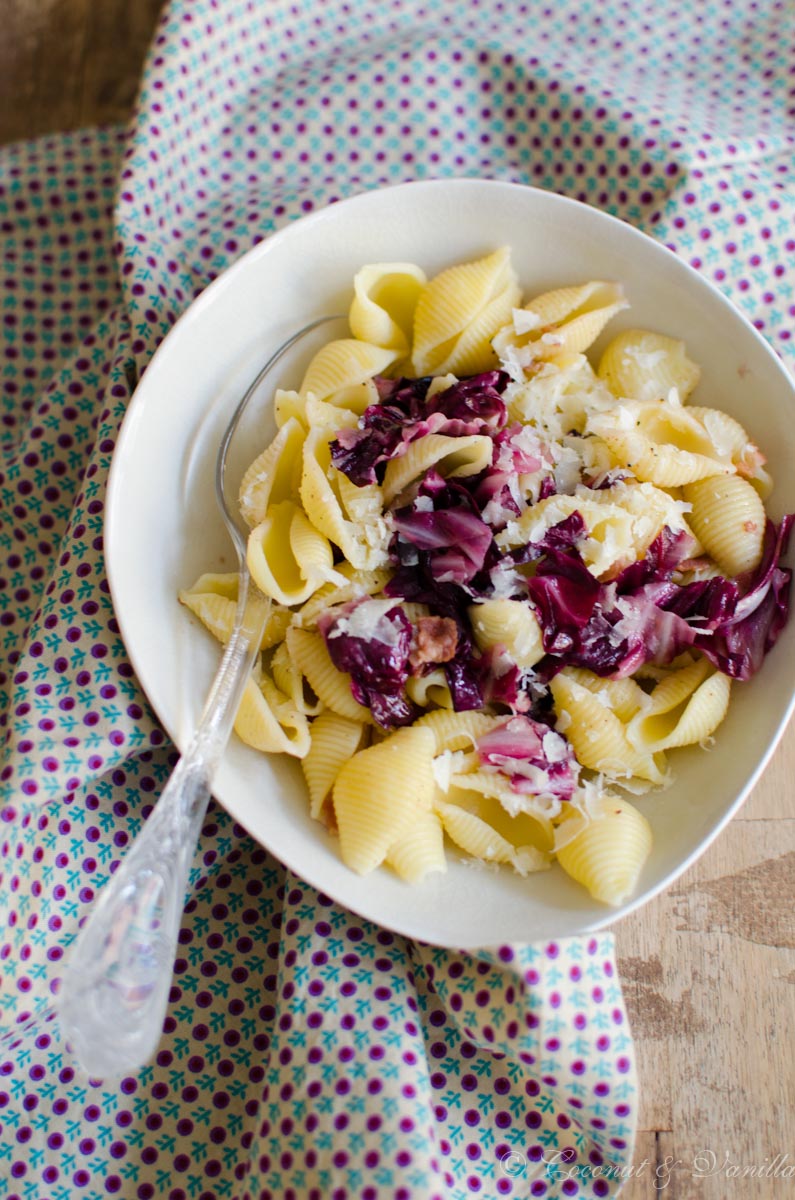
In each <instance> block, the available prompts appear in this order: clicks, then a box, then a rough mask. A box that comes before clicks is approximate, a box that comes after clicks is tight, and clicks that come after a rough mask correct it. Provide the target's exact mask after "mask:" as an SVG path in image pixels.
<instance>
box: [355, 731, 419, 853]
mask: <svg viewBox="0 0 795 1200" xmlns="http://www.w3.org/2000/svg"><path fill="white" fill-rule="evenodd" d="M434 790H435V782H434V777H433V734H432V733H431V732H430V731H429V730H427V729H416V728H409V729H401V730H399V731H398V732H397V733H393V734H391V735H390V736H389V737H388V738H386V739H385V740H384V741H383V742H380V743H379V744H378V745H376V746H370V747H369V749H367V750H361V751H360V752H359V753H358V754H355V755H354V756H353V758H352V759H350V760H349V761H348V762H347V763H345V765H344V766H343V767H342V769H341V770H340V773H339V775H338V776H337V779H336V782H335V784H334V792H333V799H334V812H335V815H336V818H337V827H338V829H339V835H340V850H341V853H342V858H343V861H344V862H345V864H346V865H347V866H349V867H350V868H351V869H352V870H354V871H356V872H357V873H358V874H360V875H366V874H367V873H368V872H369V871H372V870H374V868H375V867H377V866H379V864H380V863H382V862H383V861H384V859H385V857H386V855H387V854H388V853H389V851H390V850H391V848H392V847H393V846H395V845H397V844H399V843H400V841H401V840H402V839H403V838H404V837H406V835H407V834H408V833H409V832H410V830H411V829H412V827H413V825H414V824H415V822H416V820H417V818H418V813H419V812H420V811H422V810H423V809H424V810H425V811H429V810H430V809H431V805H432V802H433V796H434Z"/></svg>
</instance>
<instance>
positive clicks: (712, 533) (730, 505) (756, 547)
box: [684, 475, 765, 575]
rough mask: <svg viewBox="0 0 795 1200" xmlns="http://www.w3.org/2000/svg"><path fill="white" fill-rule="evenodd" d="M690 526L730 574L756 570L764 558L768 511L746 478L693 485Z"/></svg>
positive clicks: (689, 492)
mask: <svg viewBox="0 0 795 1200" xmlns="http://www.w3.org/2000/svg"><path fill="white" fill-rule="evenodd" d="M684 494H685V499H686V500H687V501H688V502H689V503H690V504H692V506H693V508H692V511H691V513H690V524H691V526H692V528H693V532H694V533H695V534H696V537H697V538H698V539H699V541H700V542H701V543H702V545H703V546H704V549H705V550H706V551H707V553H708V554H711V555H712V557H713V558H714V559H715V562H716V563H717V564H718V566H719V567H720V568H721V569H722V570H723V571H725V572H726V574H727V575H739V574H741V573H742V572H744V571H752V570H753V569H754V567H757V566H758V565H759V562H760V560H761V558H762V542H763V539H764V533H765V510H764V506H763V504H762V501H761V499H760V498H759V493H758V492H757V491H756V490H755V489H754V488H753V487H752V486H751V484H750V483H749V482H748V481H747V480H746V479H741V478H740V477H739V475H730V476H727V477H723V478H717V479H704V480H701V481H699V482H697V483H690V484H688V485H687V486H686V487H685V489H684Z"/></svg>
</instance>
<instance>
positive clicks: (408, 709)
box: [318, 599, 419, 729]
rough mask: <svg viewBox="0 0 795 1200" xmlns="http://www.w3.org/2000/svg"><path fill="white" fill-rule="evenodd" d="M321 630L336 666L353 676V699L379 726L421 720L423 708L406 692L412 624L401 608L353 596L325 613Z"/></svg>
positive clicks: (393, 725)
mask: <svg viewBox="0 0 795 1200" xmlns="http://www.w3.org/2000/svg"><path fill="white" fill-rule="evenodd" d="M371 614H372V616H371ZM318 629H319V630H320V632H321V633H322V635H323V639H324V641H325V643H326V648H327V649H328V652H329V655H330V657H331V661H332V662H333V663H334V666H335V667H336V668H337V670H338V671H343V672H345V673H347V674H349V675H350V677H351V693H352V694H353V698H354V699H355V700H357V701H358V702H359V704H363V705H364V706H365V707H366V708H369V709H370V711H371V712H372V714H373V719H374V720H375V721H376V723H377V724H378V725H380V726H382V728H384V729H395V728H397V727H398V726H400V725H409V724H411V722H412V721H414V720H416V718H417V716H418V715H419V713H418V710H417V708H416V707H415V706H414V705H413V704H412V703H411V701H409V700H408V699H407V697H406V693H405V683H406V680H407V679H408V676H409V661H408V660H409V652H410V650H411V639H412V626H411V622H410V621H409V619H408V617H407V616H406V614H405V613H404V612H403V610H402V609H401V608H400V607H398V606H395V607H393V608H387V607H386V606H385V605H384V603H383V601H379V600H369V599H366V600H359V601H353V602H351V603H348V604H345V605H342V606H340V607H338V608H336V609H330V610H329V611H328V612H326V613H324V614H323V615H322V616H321V618H320V619H319V621H318Z"/></svg>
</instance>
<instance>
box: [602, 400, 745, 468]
mask: <svg viewBox="0 0 795 1200" xmlns="http://www.w3.org/2000/svg"><path fill="white" fill-rule="evenodd" d="M588 432H590V433H595V434H597V435H598V436H599V437H601V438H602V439H603V440H604V441H605V442H606V443H607V445H608V446H609V448H610V451H611V454H612V455H613V459H614V461H615V463H616V465H617V466H622V467H627V468H628V469H629V470H631V471H632V473H633V475H634V476H635V477H636V478H637V479H639V480H641V481H643V482H647V483H653V484H656V486H657V487H666V488H673V487H681V486H682V485H683V484H686V483H692V482H694V481H696V480H699V479H706V478H708V477H709V476H711V475H730V474H733V473H734V469H735V468H734V466H733V465H732V463H731V461H730V460H728V459H726V458H718V457H716V453H715V447H714V446H713V444H712V442H711V441H710V439H709V438H708V437H707V434H706V431H705V430H704V428H703V426H702V425H701V424H700V423H699V422H698V421H697V420H695V418H694V417H692V416H690V414H689V413H688V412H687V410H686V409H684V408H681V407H680V406H678V405H673V404H661V403H659V402H658V401H651V402H648V403H646V402H641V401H636V400H630V401H627V403H626V404H621V405H617V406H616V409H615V411H614V412H613V413H601V414H599V415H597V416H594V417H592V418H591V420H590V421H589V423H588Z"/></svg>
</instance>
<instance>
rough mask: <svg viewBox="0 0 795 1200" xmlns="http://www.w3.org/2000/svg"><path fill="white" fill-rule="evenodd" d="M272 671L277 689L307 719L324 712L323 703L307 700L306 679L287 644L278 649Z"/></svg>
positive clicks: (271, 663)
mask: <svg viewBox="0 0 795 1200" xmlns="http://www.w3.org/2000/svg"><path fill="white" fill-rule="evenodd" d="M270 671H271V675H272V676H273V682H274V683H275V685H276V687H277V688H278V689H279V691H280V692H283V693H284V695H285V696H288V697H289V699H290V700H291V701H292V703H293V704H294V705H295V707H296V708H297V710H298V711H299V712H302V713H304V715H305V716H307V717H316V716H317V714H318V713H319V712H321V711H322V709H323V703H322V701H320V700H318V699H315V700H314V701H310V700H309V699H308V698H307V695H306V689H305V688H304V677H303V675H302V674H301V672H300V671H299V670H298V668H297V667H296V665H295V663H294V662H293V660H292V658H291V657H290V651H289V650H288V649H287V645H286V643H285V642H282V644H281V645H280V646H278V647H277V648H276V652H275V653H274V655H273V657H272V658H271V661H270Z"/></svg>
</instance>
